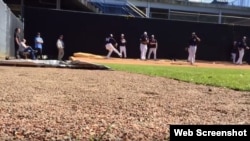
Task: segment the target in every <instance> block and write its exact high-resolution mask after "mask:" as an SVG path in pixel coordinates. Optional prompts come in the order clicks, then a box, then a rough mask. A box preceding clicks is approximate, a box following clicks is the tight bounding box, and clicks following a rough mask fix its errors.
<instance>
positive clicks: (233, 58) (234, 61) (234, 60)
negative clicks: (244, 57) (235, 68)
mask: <svg viewBox="0 0 250 141" xmlns="http://www.w3.org/2000/svg"><path fill="white" fill-rule="evenodd" d="M231 55H232V61H233V63H234V64H235V63H236V53H231Z"/></svg>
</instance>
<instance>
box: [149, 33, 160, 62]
mask: <svg viewBox="0 0 250 141" xmlns="http://www.w3.org/2000/svg"><path fill="white" fill-rule="evenodd" d="M148 46H149V53H148V59H150V56H151V54H152V52H153V54H154V60H156V50H157V48H158V42H157V40H156V39H155V36H154V35H151V38H150V39H149V45H148Z"/></svg>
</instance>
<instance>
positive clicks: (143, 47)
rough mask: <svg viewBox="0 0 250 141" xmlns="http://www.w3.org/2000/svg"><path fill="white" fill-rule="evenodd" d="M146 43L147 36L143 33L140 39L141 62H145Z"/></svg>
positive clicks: (147, 41) (147, 40)
mask: <svg viewBox="0 0 250 141" xmlns="http://www.w3.org/2000/svg"><path fill="white" fill-rule="evenodd" d="M148 43H149V39H148V34H147V32H144V33H143V35H142V36H141V37H140V51H141V60H146V53H147V50H148Z"/></svg>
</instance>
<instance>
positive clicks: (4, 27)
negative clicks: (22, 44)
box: [0, 1, 23, 57]
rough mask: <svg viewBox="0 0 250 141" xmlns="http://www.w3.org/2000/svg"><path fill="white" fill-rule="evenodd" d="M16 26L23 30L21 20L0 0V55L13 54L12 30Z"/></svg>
mask: <svg viewBox="0 0 250 141" xmlns="http://www.w3.org/2000/svg"><path fill="white" fill-rule="evenodd" d="M17 27H19V28H21V31H23V23H22V22H21V20H20V19H19V18H17V17H16V16H15V15H14V14H13V13H12V12H11V10H10V9H9V8H8V6H7V5H6V4H5V3H4V2H3V1H0V33H1V34H0V57H4V56H14V48H15V47H14V31H15V28H17ZM22 36H23V32H22V33H21V37H22Z"/></svg>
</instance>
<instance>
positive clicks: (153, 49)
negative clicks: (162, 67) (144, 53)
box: [148, 48, 156, 59]
mask: <svg viewBox="0 0 250 141" xmlns="http://www.w3.org/2000/svg"><path fill="white" fill-rule="evenodd" d="M152 53H153V54H154V59H156V48H149V52H148V59H150V56H151V54H152Z"/></svg>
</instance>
